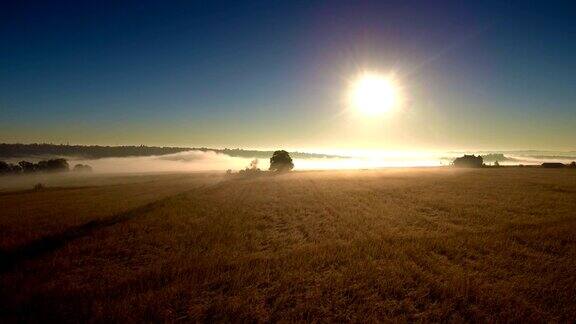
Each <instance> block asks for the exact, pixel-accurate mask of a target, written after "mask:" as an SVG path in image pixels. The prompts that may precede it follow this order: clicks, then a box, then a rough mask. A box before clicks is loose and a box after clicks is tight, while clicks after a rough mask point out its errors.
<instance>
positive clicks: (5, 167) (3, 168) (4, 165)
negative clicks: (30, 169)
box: [0, 161, 12, 174]
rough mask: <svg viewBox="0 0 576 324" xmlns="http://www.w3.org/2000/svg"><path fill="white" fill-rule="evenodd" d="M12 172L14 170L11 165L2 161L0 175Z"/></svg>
mask: <svg viewBox="0 0 576 324" xmlns="http://www.w3.org/2000/svg"><path fill="white" fill-rule="evenodd" d="M11 172H12V168H11V167H10V164H8V163H6V162H4V161H0V174H9V173H11Z"/></svg>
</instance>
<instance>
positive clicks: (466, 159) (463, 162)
mask: <svg viewBox="0 0 576 324" xmlns="http://www.w3.org/2000/svg"><path fill="white" fill-rule="evenodd" d="M452 165H453V166H455V167H459V168H481V167H482V166H483V165H484V160H483V159H482V157H481V156H480V155H478V156H475V155H464V156H462V157H459V158H456V159H455V160H454V162H452Z"/></svg>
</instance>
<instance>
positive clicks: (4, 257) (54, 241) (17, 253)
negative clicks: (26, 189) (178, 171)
mask: <svg viewBox="0 0 576 324" xmlns="http://www.w3.org/2000/svg"><path fill="white" fill-rule="evenodd" d="M191 191H193V190H191ZM185 193H189V191H186V192H181V193H178V194H176V195H173V196H169V197H165V198H163V199H160V200H157V201H154V202H151V203H148V204H145V205H142V206H140V207H137V208H134V209H131V210H128V211H125V212H121V213H118V214H115V215H114V216H110V217H107V218H105V219H98V220H93V221H90V222H87V223H85V224H82V225H78V226H73V227H70V228H68V229H67V230H65V231H64V232H61V233H58V234H54V235H48V236H45V237H42V238H40V239H37V240H35V241H32V242H30V243H28V244H25V245H23V246H21V247H18V248H16V249H13V250H11V251H2V250H0V273H2V272H7V271H10V270H12V269H13V268H14V267H16V266H18V265H19V264H20V263H22V262H24V261H26V260H28V259H32V258H36V257H39V256H42V255H44V254H46V253H50V252H52V251H55V250H57V249H59V248H61V247H63V246H64V245H66V244H67V243H69V242H71V241H73V240H76V239H79V238H82V237H86V236H89V235H90V234H92V232H94V231H97V230H100V229H103V228H107V227H110V226H113V225H116V224H118V223H122V222H125V221H128V220H131V219H134V218H136V217H141V216H143V215H145V214H146V213H148V212H150V211H152V210H153V209H156V208H158V207H159V206H161V205H162V204H164V202H165V201H166V200H168V199H171V198H174V197H177V196H181V195H183V194H185Z"/></svg>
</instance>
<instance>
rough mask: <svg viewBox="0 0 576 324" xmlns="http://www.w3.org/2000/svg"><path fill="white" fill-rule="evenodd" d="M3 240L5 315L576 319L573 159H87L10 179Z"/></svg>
mask: <svg viewBox="0 0 576 324" xmlns="http://www.w3.org/2000/svg"><path fill="white" fill-rule="evenodd" d="M1 181H2V179H0V182H1ZM29 188H31V186H30V187H29ZM0 249H1V250H0V253H2V255H0V256H1V258H2V264H0V322H20V321H43V322H47V321H65V322H78V321H81V322H85V321H88V322H109V321H117V322H120V321H129V322H136V321H147V322H149V321H154V322H156V321H280V320H284V321H313V320H315V319H321V320H323V321H378V320H391V321H411V322H412V321H423V322H424V321H425V322H427V321H454V322H461V321H482V322H486V321H488V322H493V321H498V322H508V321H561V322H572V321H575V320H576V171H575V170H569V169H564V170H562V169H560V170H554V169H549V170H547V169H539V168H500V169H480V170H453V169H442V168H437V169H389V170H381V171H350V172H343V171H341V172H336V171H330V172H293V173H291V174H286V175H280V176H263V177H259V178H251V179H242V178H230V177H224V176H223V175H217V174H176V175H175V174H167V175H153V176H152V175H150V176H124V177H116V178H101V177H91V178H86V179H82V180H78V181H63V182H62V183H61V184H60V185H53V184H51V183H48V188H47V189H44V190H39V191H32V190H20V191H14V190H3V191H2V192H0Z"/></svg>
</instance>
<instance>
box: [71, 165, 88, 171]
mask: <svg viewBox="0 0 576 324" xmlns="http://www.w3.org/2000/svg"><path fill="white" fill-rule="evenodd" d="M72 170H73V171H75V172H92V167H91V166H89V165H88V164H76V165H75V166H74V168H73V169H72Z"/></svg>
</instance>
